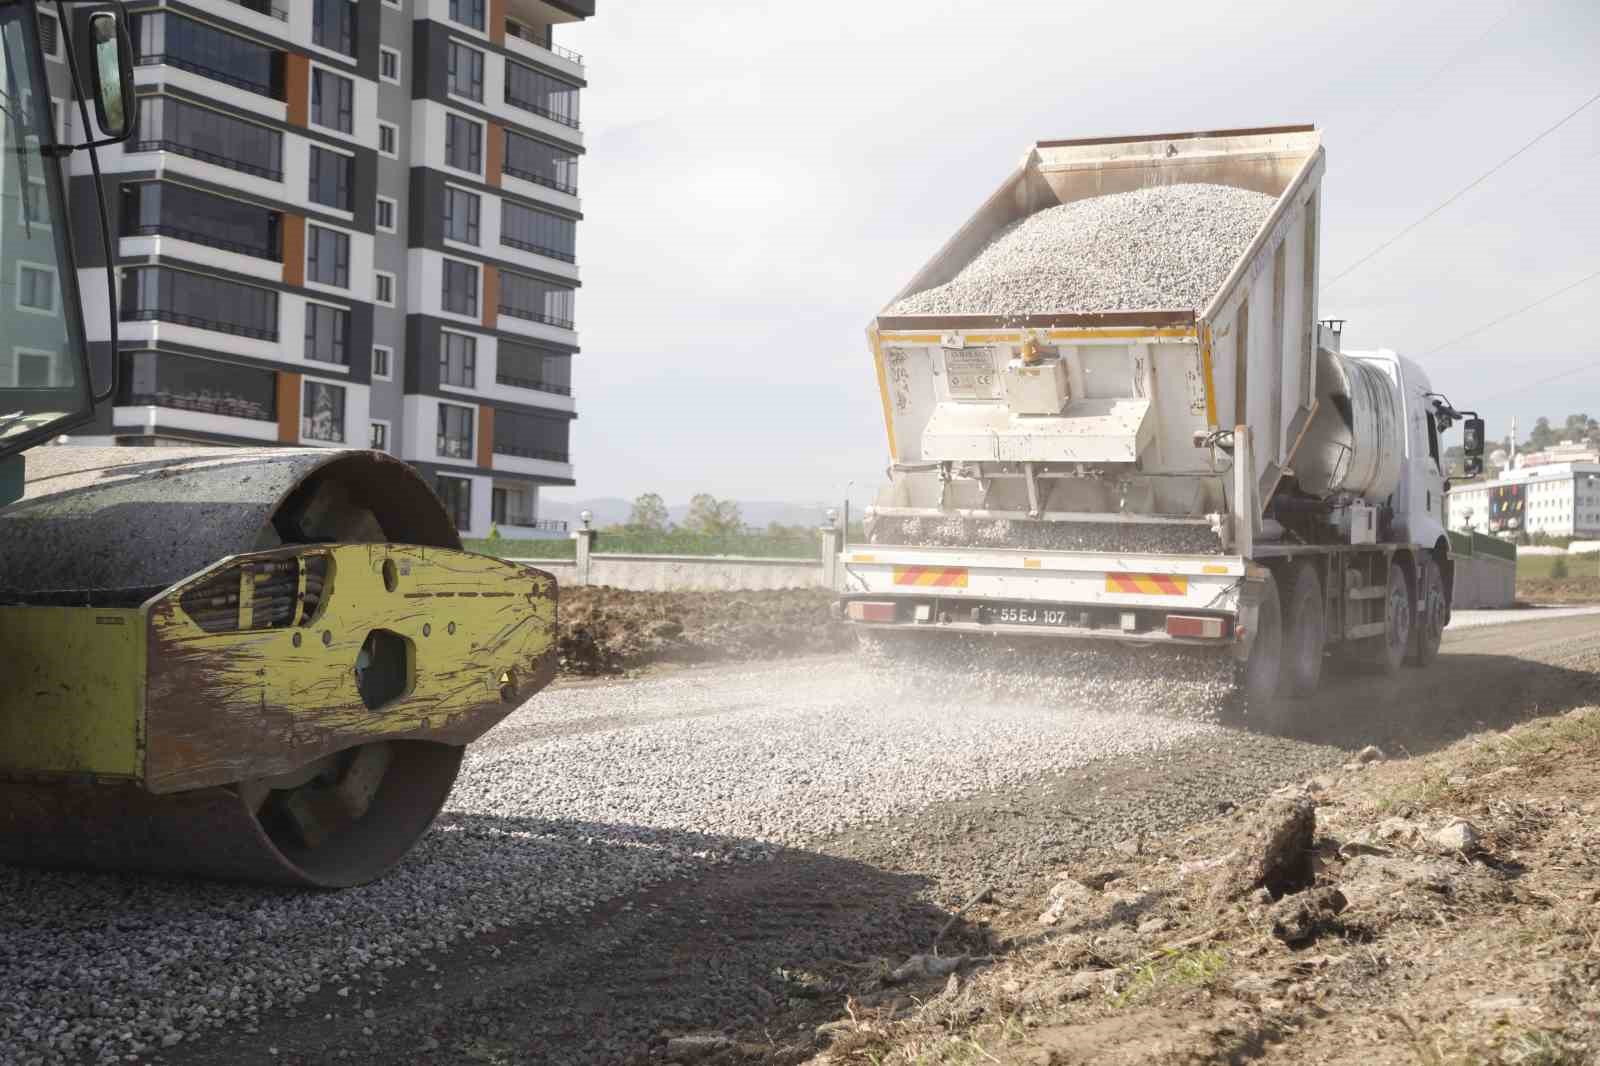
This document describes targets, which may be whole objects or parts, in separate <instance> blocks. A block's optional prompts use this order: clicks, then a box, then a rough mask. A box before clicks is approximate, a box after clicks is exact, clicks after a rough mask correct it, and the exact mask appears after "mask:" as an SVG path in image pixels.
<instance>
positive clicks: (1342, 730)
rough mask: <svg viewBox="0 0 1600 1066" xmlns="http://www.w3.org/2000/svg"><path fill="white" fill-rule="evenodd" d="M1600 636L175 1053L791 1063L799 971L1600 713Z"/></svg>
mask: <svg viewBox="0 0 1600 1066" xmlns="http://www.w3.org/2000/svg"><path fill="white" fill-rule="evenodd" d="M1596 638H1600V617H1594V616H1589V617H1578V618H1563V619H1555V620H1549V621H1537V622H1528V623H1523V624H1519V625H1515V626H1509V627H1492V628H1483V629H1473V630H1467V631H1462V632H1456V633H1447V635H1446V641H1445V647H1444V652H1443V654H1442V656H1441V658H1440V660H1439V662H1438V663H1437V664H1436V665H1435V666H1433V667H1432V668H1431V669H1429V670H1426V671H1417V670H1406V671H1404V672H1402V673H1401V674H1399V675H1398V676H1396V677H1394V678H1385V677H1377V676H1373V675H1371V674H1367V673H1364V672H1361V671H1351V670H1344V671H1339V672H1337V673H1336V675H1335V677H1334V679H1333V681H1332V682H1331V683H1330V684H1329V685H1328V686H1327V688H1326V689H1325V691H1324V692H1322V693H1321V694H1319V695H1318V696H1317V697H1316V698H1314V699H1312V700H1309V701H1307V702H1305V703H1304V704H1303V705H1301V708H1300V710H1301V728H1300V729H1299V730H1298V732H1299V733H1300V734H1302V735H1301V736H1299V737H1266V736H1259V735H1255V734H1252V733H1249V732H1247V731H1242V730H1234V731H1226V732H1223V733H1221V734H1220V735H1219V734H1217V733H1206V734H1199V735H1196V736H1195V737H1193V738H1190V739H1188V740H1186V741H1184V742H1183V743H1181V744H1179V745H1176V746H1173V747H1168V748H1164V749H1161V750H1158V751H1155V752H1147V753H1142V754H1136V755H1130V756H1125V757H1121V758H1113V759H1106V760H1101V761H1097V762H1093V763H1090V764H1088V765H1085V766H1081V767H1077V768H1074V769H1070V770H1067V771H1064V772H1061V773H1056V774H1047V775H1042V776H1039V777H1036V778H1033V779H1031V780H1029V781H1027V782H1024V783H1021V784H1018V785H1016V786H1013V787H1010V788H1007V789H1003V790H998V791H995V792H988V793H980V794H976V795H971V796H966V797H963V798H959V799H954V800H947V801H940V802H935V803H932V804H929V805H927V806H925V807H923V808H922V809H920V810H917V811H914V812H910V813H906V814H903V815H900V816H897V817H894V818H891V819H888V820H884V821H880V822H877V823H874V824H870V825H864V826H859V827H856V828H853V829H850V830H847V831H845V832H842V833H839V834H836V835H835V836H833V837H831V838H828V839H826V840H822V841H818V842H816V843H815V844H813V845H811V846H809V847H808V848H806V849H805V850H797V849H784V850H778V851H775V852H773V853H771V855H770V858H769V859H768V860H766V861H755V862H748V863H737V864H732V865H727V864H722V865H717V864H708V865H706V866H705V867H704V868H702V869H700V870H697V871H694V872H691V873H689V874H687V875H686V876H685V877H684V878H682V879H680V880H678V881H675V882H672V883H670V884H663V885H657V886H655V887H652V888H649V889H646V890H644V891H642V892H640V893H636V894H634V895H632V896H630V897H628V898H626V899H616V900H612V901H610V902H608V903H606V904H605V905H603V906H601V907H600V908H598V909H596V910H594V911H593V912H591V913H590V914H588V915H587V916H586V917H584V918H581V919H577V920H574V921H572V922H568V923H566V924H564V925H555V926H554V927H552V926H550V925H539V926H528V927H519V928H513V929H508V930H502V931H499V932H497V933H494V934H492V935H489V936H480V937H478V938H476V939H475V940H473V941H472V942H470V943H468V944H466V945H464V946H461V947H458V948H455V949H452V950H450V951H447V952H444V953H441V954H439V955H437V956H436V957H435V959H434V965H436V967H437V970H436V972H435V973H429V974H423V975H418V976H416V977H411V978H410V979H409V982H408V981H407V979H406V978H407V977H408V976H409V975H396V976H395V977H394V978H393V979H391V981H390V982H389V984H388V987H386V988H384V989H382V990H380V991H378V992H376V993H375V994H373V995H372V996H371V998H369V999H360V998H359V997H358V1000H357V1002H355V1003H351V1002H349V1001H347V1000H338V999H334V998H333V997H332V996H331V994H325V995H323V996H322V997H321V998H320V999H317V1000H314V1001H312V1002H308V1003H306V1004H304V1005H302V1006H301V1007H300V1008H297V1012H296V1014H295V1015H294V1016H289V1015H287V1014H284V1013H280V1014H277V1015H275V1016H274V1017H272V1018H269V1019H267V1020H265V1021H264V1022H263V1027H262V1031H261V1032H260V1033H259V1034H252V1035H248V1036H245V1035H240V1034H230V1035H227V1036H219V1037H218V1038H215V1039H213V1040H209V1041H208V1042H207V1043H206V1044H205V1045H204V1046H203V1048H202V1047H196V1048H194V1049H192V1050H188V1049H185V1050H184V1051H183V1053H182V1054H179V1055H175V1056H172V1057H171V1058H170V1061H172V1062H174V1063H175V1064H176V1063H201V1062H212V1061H230V1062H233V1063H236V1064H238V1066H253V1064H256V1063H260V1064H263V1066H265V1064H268V1063H271V1064H275V1066H276V1064H283V1063H295V1064H299V1063H306V1064H310V1063H322V1062H358V1063H379V1062H383V1063H389V1062H395V1063H428V1064H439V1066H468V1064H479V1063H484V1062H496V1063H534V1062H541V1063H543V1062H548V1063H573V1064H579V1063H582V1064H600V1063H633V1062H639V1063H642V1062H646V1061H660V1051H661V1041H662V1039H663V1038H664V1036H665V1035H666V1034H671V1033H678V1032H690V1031H704V1030H719V1029H720V1030H726V1031H729V1032H732V1031H734V1030H739V1031H742V1032H744V1033H745V1034H746V1036H747V1037H748V1034H749V1033H750V1032H752V1031H758V1032H759V1031H761V1030H762V1029H765V1030H766V1031H767V1033H768V1034H770V1036H771V1038H772V1040H773V1041H774V1044H773V1049H772V1053H773V1054H774V1055H775V1056H781V1055H782V1054H789V1053H792V1052H795V1051H796V1050H797V1049H799V1048H801V1047H802V1046H803V1045H804V1044H805V1041H806V1037H805V1034H804V1033H797V1032H796V1028H795V1023H796V1020H797V1019H798V1020H800V1021H801V1022H802V1023H803V1022H805V1020H806V1019H807V1017H809V1015H810V1010H809V1007H808V1005H807V1003H806V1001H805V997H806V995H808V994H809V993H807V992H806V991H805V989H804V988H802V987H799V986H796V984H795V976H794V975H795V974H796V973H797V972H803V971H806V970H807V969H808V968H810V967H818V966H824V967H825V966H828V965H837V964H838V962H839V961H840V960H843V961H845V962H850V963H860V964H867V963H868V962H869V960H871V959H873V958H875V957H886V958H891V959H900V958H904V957H905V956H907V955H909V954H911V953H913V952H916V951H921V950H926V948H927V945H928V943H929V938H930V936H931V934H932V933H933V932H934V931H935V930H937V928H938V927H939V926H940V925H941V924H942V923H943V920H944V919H945V917H946V915H947V911H946V910H945V909H944V907H947V906H952V905H954V904H955V903H957V902H958V901H961V900H964V899H965V898H967V897H968V896H969V895H970V894H971V893H973V892H975V891H976V890H977V889H978V888H980V887H994V888H996V889H997V890H999V891H1000V892H1002V893H1004V892H1005V891H1007V890H1008V889H1009V887H1010V886H1012V885H1014V884H1018V883H1020V882H1021V881H1023V880H1025V879H1027V878H1029V877H1037V876H1038V875H1039V874H1040V873H1041V871H1048V869H1049V867H1050V864H1052V863H1055V862H1060V861H1065V860H1067V859H1069V858H1070V857H1071V856H1072V855H1073V854H1074V853H1075V852H1077V851H1079V850H1081V849H1083V848H1085V847H1089V846H1100V847H1103V846H1105V845H1106V844H1109V843H1114V842H1116V841H1119V840H1123V839H1125V838H1128V837H1130V836H1138V835H1141V834H1142V835H1145V836H1146V837H1149V838H1155V839H1157V840H1159V837H1160V835H1161V834H1165V833H1171V832H1174V831H1177V830H1180V829H1181V828H1182V827H1184V826H1186V825H1189V824H1193V823H1194V822H1196V821H1199V820H1203V819H1205V818H1208V817H1211V816H1213V815H1214V814H1216V813H1217V812H1218V810H1219V809H1226V807H1227V806H1228V805H1230V804H1236V803H1243V802H1246V801H1248V800H1249V799H1252V798H1255V797H1256V796H1258V795H1259V794H1261V793H1262V792H1264V791H1268V790H1270V788H1271V787H1273V785H1274V784H1275V783H1280V782H1287V781H1292V780H1299V779H1303V777H1304V776H1306V775H1308V774H1310V773H1313V772H1316V771H1317V770H1318V769H1321V768H1325V767H1327V766H1330V765H1336V764H1338V763H1340V762H1344V761H1347V760H1348V759H1349V752H1350V751H1352V750H1354V749H1356V748H1359V747H1361V746H1363V745H1365V744H1368V743H1378V744H1380V745H1387V746H1388V747H1389V749H1390V750H1391V751H1400V750H1405V751H1409V752H1412V753H1419V752H1422V751H1426V750H1431V749H1432V748H1434V747H1438V746H1442V745H1444V744H1446V743H1449V742H1451V741H1453V740H1455V739H1457V738H1459V737H1460V736H1462V735H1464V734H1466V733H1469V732H1473V731H1476V730H1482V729H1498V728H1503V727H1505V726H1508V725H1510V724H1512V723H1514V722H1516V721H1520V720H1523V719H1525V718H1527V717H1529V716H1532V715H1536V714H1549V713H1557V712H1559V711H1562V710H1565V709H1568V708H1570V707H1573V706H1579V705H1583V704H1587V703H1594V702H1596V701H1597V700H1600V679H1597V675H1596V674H1595V672H1594V671H1595V667H1596V666H1597V665H1600V641H1597V639H1596ZM1262 767H1268V768H1270V769H1269V770H1268V772H1266V773H1265V774H1263V773H1261V772H1260V770H1261V768H1262ZM936 903H937V904H942V906H935V904H936ZM982 943H983V940H982V933H981V931H978V930H974V929H971V928H968V927H966V926H965V925H964V924H958V925H957V927H956V928H955V929H953V930H952V931H951V933H950V934H949V936H948V940H947V946H948V947H949V949H950V950H951V951H955V950H959V949H960V947H961V946H962V945H964V946H965V947H967V948H974V947H976V948H978V949H980V950H981V947H982ZM435 984H436V985H437V986H438V987H437V988H435V987H433V986H434V985H435ZM362 994H363V995H365V994H366V993H362ZM367 1010H371V1011H372V1012H373V1014H372V1017H370V1018H368V1017H367V1016H366V1014H365V1011H367ZM323 1013H328V1014H331V1015H332V1016H333V1017H332V1018H331V1019H329V1020H323V1017H322V1015H323ZM802 1028H804V1026H803V1025H802ZM784 1045H787V1051H780V1049H781V1048H782V1047H783V1046H784ZM269 1046H270V1047H275V1048H276V1049H277V1054H275V1055H274V1054H269V1053H268V1050H267V1049H268V1047H269Z"/></svg>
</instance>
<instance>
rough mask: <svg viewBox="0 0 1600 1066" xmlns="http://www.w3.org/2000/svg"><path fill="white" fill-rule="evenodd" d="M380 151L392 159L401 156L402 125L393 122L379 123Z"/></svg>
mask: <svg viewBox="0 0 1600 1066" xmlns="http://www.w3.org/2000/svg"><path fill="white" fill-rule="evenodd" d="M378 151H379V152H380V153H382V154H383V155H386V156H388V157H389V158H390V159H398V158H400V127H399V126H396V125H395V124H394V123H392V122H380V123H378Z"/></svg>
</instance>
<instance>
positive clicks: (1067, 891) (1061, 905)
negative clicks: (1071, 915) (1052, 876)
mask: <svg viewBox="0 0 1600 1066" xmlns="http://www.w3.org/2000/svg"><path fill="white" fill-rule="evenodd" d="M1046 898H1047V899H1048V900H1049V901H1050V905H1049V906H1048V907H1047V908H1045V912H1044V913H1043V914H1041V915H1039V924H1040V925H1055V924H1056V923H1057V922H1059V921H1060V920H1061V919H1062V918H1065V917H1066V916H1067V913H1068V912H1069V911H1074V910H1087V909H1089V908H1091V907H1094V906H1096V905H1097V904H1098V903H1099V902H1100V894H1099V893H1098V892H1096V891H1095V890H1094V889H1092V888H1089V887H1088V886H1087V885H1082V884H1079V883H1078V882H1077V881H1074V880H1072V879H1071V878H1066V879H1064V880H1061V881H1057V882H1056V883H1055V884H1053V885H1051V886H1050V894H1049V895H1048V896H1047V897H1046Z"/></svg>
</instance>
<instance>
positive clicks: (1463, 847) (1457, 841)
mask: <svg viewBox="0 0 1600 1066" xmlns="http://www.w3.org/2000/svg"><path fill="white" fill-rule="evenodd" d="M1430 839H1431V840H1432V841H1433V843H1434V844H1435V845H1437V846H1438V847H1440V848H1443V849H1444V850H1445V851H1449V852H1454V853H1456V854H1458V855H1471V854H1474V853H1475V852H1477V850H1478V847H1479V844H1478V840H1479V837H1478V827H1477V826H1475V825H1473V824H1472V823H1471V822H1469V821H1467V820H1466V819H1464V818H1457V819H1455V820H1454V821H1452V822H1451V823H1450V824H1449V825H1447V826H1445V827H1444V828H1443V829H1440V830H1439V831H1438V832H1436V833H1434V834H1433V836H1432V837H1431V838H1430Z"/></svg>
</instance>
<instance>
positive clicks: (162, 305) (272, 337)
mask: <svg viewBox="0 0 1600 1066" xmlns="http://www.w3.org/2000/svg"><path fill="white" fill-rule="evenodd" d="M118 306H119V307H120V308H121V315H122V318H123V320H124V321H127V322H147V321H152V320H155V321H161V322H174V323H177V324H179V325H184V326H198V327H200V328H201V329H210V330H216V331H218V332H221V333H233V334H236V335H238V336H241V337H254V338H255V339H257V340H264V341H276V340H277V339H278V294H277V293H276V292H273V291H272V290H271V289H261V288H257V287H256V286H254V285H242V284H240V283H238V282H236V281H227V280H225V279H223V278H216V277H212V276H210V275H209V274H193V273H190V272H189V271H187V270H174V269H172V268H171V267H132V268H129V269H128V270H127V271H126V272H125V273H124V274H123V276H122V299H121V300H120V301H119V302H118Z"/></svg>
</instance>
